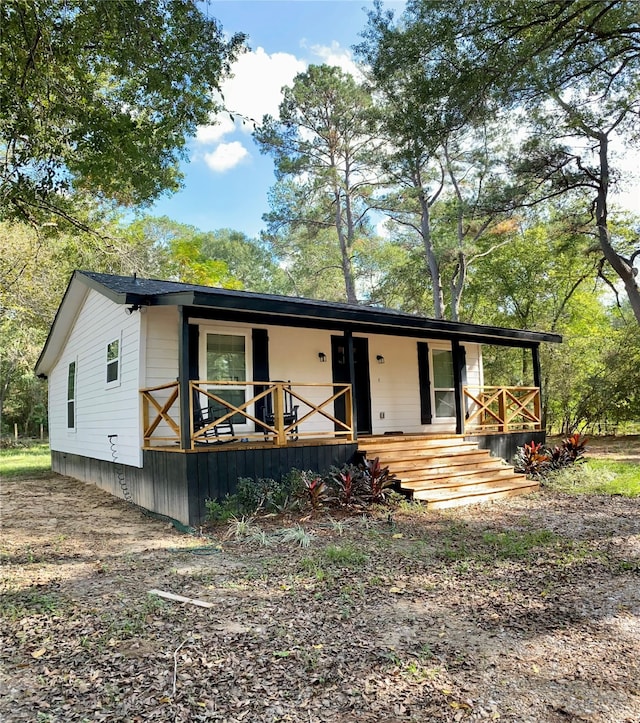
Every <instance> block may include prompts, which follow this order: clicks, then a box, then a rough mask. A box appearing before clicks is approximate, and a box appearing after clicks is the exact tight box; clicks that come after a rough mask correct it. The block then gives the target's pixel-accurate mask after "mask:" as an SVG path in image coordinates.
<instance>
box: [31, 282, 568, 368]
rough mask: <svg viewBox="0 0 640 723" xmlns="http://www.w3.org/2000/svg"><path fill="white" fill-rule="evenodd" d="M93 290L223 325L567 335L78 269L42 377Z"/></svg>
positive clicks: (506, 337) (532, 338)
mask: <svg viewBox="0 0 640 723" xmlns="http://www.w3.org/2000/svg"><path fill="white" fill-rule="evenodd" d="M89 288H91V289H94V290H96V291H98V292H99V293H101V294H103V295H104V296H106V297H108V298H109V299H111V300H112V301H113V302H115V303H117V304H126V305H132V306H134V305H138V306H182V307H184V308H185V309H187V317H191V318H194V317H195V318H202V317H206V318H210V319H214V320H215V319H217V320H220V321H242V322H247V323H253V324H265V325H266V324H279V325H284V326H293V327H296V326H297V327H306V328H310V329H313V328H316V329H330V330H332V331H342V332H346V331H350V332H355V333H368V334H386V335H389V336H411V337H416V338H422V339H428V338H433V339H458V340H460V341H475V342H480V343H484V344H502V345H506V346H524V347H532V346H536V345H537V344H539V343H540V342H553V343H559V342H561V341H562V337H561V336H559V335H558V334H549V333H546V332H538V331H524V330H520V329H505V328H502V327H496V326H485V325H482V324H466V323H460V322H455V321H446V320H444V319H429V318H428V317H424V316H418V315H416V314H408V313H407V312H404V311H396V310H394V309H385V308H379V307H374V306H362V305H356V304H344V303H336V302H333V301H321V300H319V299H305V298H300V297H291V296H278V295H275V294H257V293H254V292H250V291H236V290H234V289H220V288H214V287H210V286H199V285H197V284H183V283H180V282H176V281H162V280H159V279H142V278H136V277H135V276H114V275H112V274H99V273H96V272H93V271H76V272H75V273H74V274H73V277H72V278H71V281H70V282H69V286H68V287H67V290H66V292H65V295H64V298H63V300H62V302H61V304H60V307H59V309H58V313H57V314H56V318H55V319H54V322H53V325H52V328H51V331H50V332H49V336H48V338H47V341H46V343H45V347H44V349H43V351H42V354H41V355H40V358H39V360H38V363H37V365H36V372H37V373H41V372H44V373H47V371H48V368H49V366H50V364H51V363H52V362H53V360H54V359H55V358H56V355H57V353H58V352H59V350H60V349H61V348H62V345H64V339H65V338H66V334H67V332H68V330H69V329H70V328H71V324H72V323H73V319H74V318H75V314H76V313H77V307H78V305H81V304H82V303H83V299H84V295H85V293H86V291H87V290H88V289H89Z"/></svg>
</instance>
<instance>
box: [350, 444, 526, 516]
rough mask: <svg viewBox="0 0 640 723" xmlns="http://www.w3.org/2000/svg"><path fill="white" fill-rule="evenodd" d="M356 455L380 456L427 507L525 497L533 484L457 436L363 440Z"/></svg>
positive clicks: (415, 497) (505, 464) (413, 495)
mask: <svg viewBox="0 0 640 723" xmlns="http://www.w3.org/2000/svg"><path fill="white" fill-rule="evenodd" d="M358 451H359V452H360V453H363V454H366V456H367V458H369V459H373V458H375V457H378V458H379V459H380V462H381V464H382V465H383V466H384V467H387V466H388V467H389V470H390V471H391V472H393V473H394V474H395V475H396V476H397V477H398V478H399V479H400V486H401V489H402V490H403V491H404V492H407V493H408V494H409V495H410V496H411V497H412V498H413V499H414V500H420V501H421V502H424V504H426V506H427V507H428V508H431V509H442V508H445V507H458V506H461V505H470V504H476V503H478V502H488V501H490V500H495V499H500V498H503V497H511V496H513V495H521V494H528V493H529V492H535V491H537V490H538V489H539V485H538V483H537V482H534V481H532V480H528V479H527V478H526V477H525V476H524V475H523V474H518V473H516V472H515V471H514V469H513V467H511V466H509V465H507V463H506V462H505V461H504V460H503V459H501V458H500V457H492V456H491V454H490V452H489V451H488V450H485V449H479V448H478V445H477V444H476V443H475V442H467V441H465V439H464V436H463V435H455V434H448V435H446V434H437V435H431V434H429V435H426V434H425V435H421V434H403V435H385V436H370V437H361V438H359V439H358Z"/></svg>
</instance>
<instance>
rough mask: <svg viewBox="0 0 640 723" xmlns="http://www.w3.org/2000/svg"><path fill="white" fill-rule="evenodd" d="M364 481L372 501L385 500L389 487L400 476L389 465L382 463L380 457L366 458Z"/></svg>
mask: <svg viewBox="0 0 640 723" xmlns="http://www.w3.org/2000/svg"><path fill="white" fill-rule="evenodd" d="M364 481H365V484H366V492H367V497H369V499H370V500H371V502H384V499H385V497H386V496H387V491H388V489H389V487H391V486H392V485H394V484H395V483H396V482H397V481H398V478H397V477H396V476H395V475H394V474H393V473H391V472H389V468H388V467H383V466H382V465H381V464H380V458H379V457H376V458H375V459H367V460H365V468H364Z"/></svg>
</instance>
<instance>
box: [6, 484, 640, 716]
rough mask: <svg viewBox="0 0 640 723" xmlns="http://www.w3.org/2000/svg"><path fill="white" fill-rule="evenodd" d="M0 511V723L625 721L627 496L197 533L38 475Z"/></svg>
mask: <svg viewBox="0 0 640 723" xmlns="http://www.w3.org/2000/svg"><path fill="white" fill-rule="evenodd" d="M1 502H2V522H3V528H4V529H3V536H2V543H1V545H2V547H1V553H2V563H3V565H2V594H3V598H2V609H1V625H2V640H1V641H0V642H1V644H2V651H3V661H4V676H3V685H2V691H1V692H2V698H1V700H0V717H2V719H3V720H10V721H39V722H45V721H51V722H54V721H56V722H57V721H64V722H65V723H66V722H67V721H101V720H104V721H123V722H124V721H128V722H131V721H134V722H136V721H180V722H182V721H184V722H187V721H227V722H234V723H235V721H249V722H251V723H254V722H256V721H259V722H261V721H269V722H275V721H295V722H299V721H308V722H309V723H320V722H325V721H326V722H329V721H330V722H335V723H350V722H353V723H355V722H356V721H358V722H362V721H364V722H365V723H374V722H376V723H379V722H387V723H391V722H393V723H396V722H401V721H412V722H416V723H417V722H418V721H420V722H424V721H485V720H487V721H491V720H500V721H513V722H515V721H518V722H519V723H520V722H527V721H529V722H531V723H533V722H536V723H539V722H540V721H545V722H551V723H554V722H556V721H557V722H558V723H559V722H560V721H562V722H565V721H568V720H574V721H578V720H582V721H592V722H597V723H604V722H610V723H613V722H615V723H622V722H625V721H626V722H627V723H631V722H637V721H638V720H640V687H639V684H638V681H639V680H640V662H639V661H640V624H639V617H640V500H639V499H626V498H623V497H607V496H583V497H570V496H568V495H564V494H560V493H555V492H552V491H549V490H545V489H543V491H542V492H540V493H539V494H536V495H531V496H528V497H517V498H512V499H509V500H506V501H501V502H497V503H493V504H489V505H482V506H477V507H468V508H459V509H456V510H453V511H450V512H447V513H446V514H445V513H434V512H426V511H424V510H420V509H413V508H410V507H408V506H404V507H402V508H399V509H397V510H395V511H394V512H393V513H392V514H391V515H389V511H388V510H387V509H380V511H379V512H375V511H374V512H371V513H369V514H367V515H362V514H360V513H358V514H354V515H347V514H342V516H341V517H340V519H335V518H332V517H329V516H328V515H327V514H326V513H325V512H323V511H322V509H320V510H318V511H316V512H312V513H307V514H306V515H305V516H302V515H301V514H300V515H297V516H291V517H289V518H281V517H277V516H271V517H269V518H266V519H260V518H256V519H254V520H251V521H249V524H247V525H245V526H244V527H243V526H241V525H238V524H236V523H237V522H239V521H238V520H235V521H233V520H232V521H231V523H230V524H226V525H224V526H219V527H217V528H216V534H215V536H213V537H206V538H203V537H197V536H190V535H185V534H181V533H178V532H177V531H176V530H175V529H173V528H172V527H171V526H170V525H169V524H167V523H166V522H161V521H158V520H155V519H151V518H149V517H147V516H144V515H143V514H142V513H141V512H140V511H139V510H136V509H133V508H131V507H129V506H128V505H127V504H125V503H124V502H121V501H119V500H116V499H114V498H113V497H110V496H109V495H108V494H106V493H105V492H103V491H101V490H99V489H97V488H95V487H92V486H89V485H84V484H82V483H80V482H76V481H74V480H71V479H68V478H64V477H59V476H57V475H52V474H50V475H47V476H44V477H38V478H37V479H34V478H29V477H21V478H13V479H10V480H8V481H6V482H3V485H2V500H1ZM245 522H246V520H245ZM154 589H155V590H161V591H166V592H169V593H173V594H174V595H180V596H183V597H185V598H188V599H191V600H194V599H195V600H199V601H205V602H210V603H213V607H211V608H204V607H200V606H196V605H192V604H189V603H183V602H179V601H174V600H167V599H163V598H161V597H158V596H157V595H150V594H149V591H150V590H154Z"/></svg>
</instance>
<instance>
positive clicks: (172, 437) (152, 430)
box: [140, 382, 180, 447]
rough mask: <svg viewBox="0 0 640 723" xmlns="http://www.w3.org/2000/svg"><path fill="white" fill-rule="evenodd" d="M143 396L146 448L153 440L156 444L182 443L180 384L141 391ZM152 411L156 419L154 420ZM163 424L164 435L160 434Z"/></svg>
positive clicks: (174, 383)
mask: <svg viewBox="0 0 640 723" xmlns="http://www.w3.org/2000/svg"><path fill="white" fill-rule="evenodd" d="M140 395H141V396H142V429H143V439H144V446H145V447H150V446H151V440H152V439H153V441H154V442H155V443H159V442H165V443H169V444H175V443H176V442H178V444H179V443H180V407H179V405H178V396H179V387H178V382H169V383H168V384H160V385H159V386H157V387H147V388H146V389H141V390H140ZM152 410H154V411H155V417H153V418H152V416H151V415H152ZM161 424H162V427H161V430H162V432H163V434H158V433H157V430H158V427H160V425H161Z"/></svg>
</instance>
